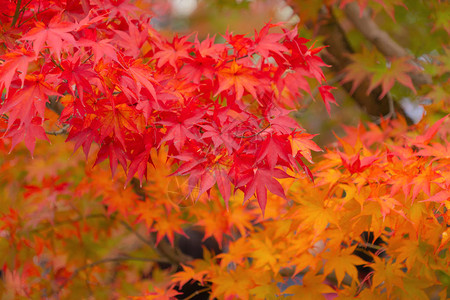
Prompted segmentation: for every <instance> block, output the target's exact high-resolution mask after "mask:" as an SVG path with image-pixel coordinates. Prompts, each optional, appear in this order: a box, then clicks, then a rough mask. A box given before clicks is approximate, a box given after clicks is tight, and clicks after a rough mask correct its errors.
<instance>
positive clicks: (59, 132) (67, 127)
mask: <svg viewBox="0 0 450 300" xmlns="http://www.w3.org/2000/svg"><path fill="white" fill-rule="evenodd" d="M69 127H70V125H69V124H65V125H64V126H63V127H62V128H61V129H59V130H55V131H45V133H46V134H50V135H62V134H66V133H67V129H69Z"/></svg>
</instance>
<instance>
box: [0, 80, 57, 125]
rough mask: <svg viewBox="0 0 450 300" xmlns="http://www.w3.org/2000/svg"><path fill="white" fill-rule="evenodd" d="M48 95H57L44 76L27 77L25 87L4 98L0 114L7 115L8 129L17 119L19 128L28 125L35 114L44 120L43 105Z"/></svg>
mask: <svg viewBox="0 0 450 300" xmlns="http://www.w3.org/2000/svg"><path fill="white" fill-rule="evenodd" d="M50 95H58V93H57V92H55V91H54V90H53V89H52V87H51V86H50V85H49V84H48V83H47V82H46V80H45V77H44V75H42V74H39V75H38V76H35V75H27V76H26V84H25V87H24V88H22V89H19V90H16V91H15V92H14V93H13V94H11V95H9V97H7V98H6V100H5V103H4V104H3V106H2V107H1V108H0V114H5V113H7V114H8V117H9V119H8V128H10V127H11V125H12V124H14V122H15V121H16V120H17V119H20V126H22V125H29V124H30V123H31V120H32V119H33V117H34V116H35V115H36V113H37V114H38V116H39V117H41V119H44V112H45V104H46V103H47V102H48V97H49V96H50Z"/></svg>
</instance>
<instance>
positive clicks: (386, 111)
mask: <svg viewBox="0 0 450 300" xmlns="http://www.w3.org/2000/svg"><path fill="white" fill-rule="evenodd" d="M318 22H319V24H320V27H319V31H318V33H319V34H320V35H322V36H324V37H325V40H324V44H326V45H329V46H330V47H328V48H327V49H326V51H324V54H323V56H322V58H323V60H324V61H325V63H327V64H329V65H331V70H332V71H334V72H335V73H337V74H342V73H343V72H344V70H345V68H346V67H347V66H348V65H349V64H351V63H352V61H351V59H350V57H349V54H351V53H354V51H353V49H352V47H351V46H350V43H349V42H348V40H347V37H346V35H345V32H344V30H343V29H342V27H341V26H340V24H339V22H338V21H337V19H336V17H335V16H334V15H333V13H332V12H324V11H323V12H321V13H320V18H319V21H318ZM369 86H370V81H369V80H368V79H367V78H366V79H364V80H362V82H361V84H360V85H359V86H358V87H357V88H356V89H355V91H354V92H353V94H351V96H352V97H353V99H354V100H355V101H356V102H357V103H358V105H359V106H360V107H361V109H362V110H364V111H365V112H366V113H367V114H368V115H369V116H370V117H371V118H372V119H374V121H376V120H380V118H381V117H383V118H388V117H390V116H392V115H393V113H394V112H393V111H392V110H393V108H394V109H395V111H396V112H398V113H399V114H401V115H403V116H404V117H405V119H406V120H407V121H408V123H411V124H412V120H411V119H410V118H409V117H408V116H407V115H406V114H405V112H404V111H403V109H402V108H401V107H400V106H399V105H397V104H396V103H394V102H393V101H392V99H391V98H390V96H389V95H386V96H384V97H383V98H381V99H379V98H380V95H381V93H382V90H381V87H379V86H378V87H376V88H374V89H373V90H372V92H371V93H370V94H367V91H368V89H369ZM342 87H343V88H344V89H345V90H346V91H347V92H348V93H349V94H350V92H351V91H352V83H351V82H347V83H344V84H342Z"/></svg>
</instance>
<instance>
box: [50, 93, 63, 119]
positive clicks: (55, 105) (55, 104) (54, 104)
mask: <svg viewBox="0 0 450 300" xmlns="http://www.w3.org/2000/svg"><path fill="white" fill-rule="evenodd" d="M48 101H49V102H47V108H48V109H51V110H53V111H54V112H55V113H57V114H58V115H61V113H62V111H63V109H64V105H62V104H61V103H60V102H59V101H58V97H57V96H49V97H48Z"/></svg>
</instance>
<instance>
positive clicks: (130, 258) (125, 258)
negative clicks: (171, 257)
mask: <svg viewBox="0 0 450 300" xmlns="http://www.w3.org/2000/svg"><path fill="white" fill-rule="evenodd" d="M121 261H144V262H154V263H166V261H162V260H158V259H154V258H147V257H133V256H118V257H110V258H104V259H100V260H97V261H94V262H92V263H90V264H87V265H84V266H81V267H79V268H77V269H75V271H73V273H72V275H70V277H69V278H67V279H66V280H65V281H64V282H63V283H62V284H61V285H60V286H59V289H58V291H57V292H56V293H57V294H59V293H60V292H61V290H62V289H63V288H64V287H65V286H66V285H67V283H69V281H71V280H72V279H74V278H75V277H76V276H77V275H78V274H79V273H80V272H81V271H84V270H86V269H90V268H93V267H95V266H98V265H101V264H105V263H109V262H121Z"/></svg>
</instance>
